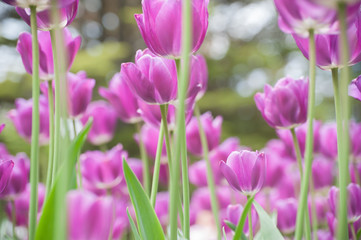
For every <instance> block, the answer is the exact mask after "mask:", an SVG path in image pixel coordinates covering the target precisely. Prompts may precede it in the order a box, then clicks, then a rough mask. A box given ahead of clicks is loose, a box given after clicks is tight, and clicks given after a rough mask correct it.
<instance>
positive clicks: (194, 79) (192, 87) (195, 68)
mask: <svg viewBox="0 0 361 240" xmlns="http://www.w3.org/2000/svg"><path fill="white" fill-rule="evenodd" d="M190 71H191V73H190V78H189V86H188V93H187V94H188V96H187V97H188V98H195V99H196V101H197V100H199V99H201V98H202V97H203V95H204V93H205V92H206V90H207V83H208V69H207V63H206V60H205V59H204V57H203V56H202V55H200V54H198V55H195V56H194V55H192V56H191V70H190Z"/></svg>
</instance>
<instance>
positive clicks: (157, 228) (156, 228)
mask: <svg viewBox="0 0 361 240" xmlns="http://www.w3.org/2000/svg"><path fill="white" fill-rule="evenodd" d="M123 171H124V177H125V181H126V183H127V187H128V191H129V196H130V199H131V200H132V204H133V206H134V209H135V215H136V217H137V224H138V229H139V233H140V236H141V238H142V239H147V240H152V239H154V240H164V239H165V236H164V232H163V229H162V226H161V224H160V222H159V220H158V218H157V215H156V214H155V211H154V209H153V208H152V205H151V204H150V201H149V198H148V197H147V195H146V194H145V192H144V190H143V188H142V185H141V184H140V182H139V180H138V179H137V177H136V176H135V174H134V173H133V171H132V170H131V169H130V167H129V165H128V164H127V162H126V161H125V159H123Z"/></svg>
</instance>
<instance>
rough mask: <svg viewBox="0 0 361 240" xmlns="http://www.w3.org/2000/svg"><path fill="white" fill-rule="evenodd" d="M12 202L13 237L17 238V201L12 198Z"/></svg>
mask: <svg viewBox="0 0 361 240" xmlns="http://www.w3.org/2000/svg"><path fill="white" fill-rule="evenodd" d="M10 203H11V222H12V230H13V239H14V240H16V239H17V237H16V231H15V227H16V208H15V201H14V199H11V200H10Z"/></svg>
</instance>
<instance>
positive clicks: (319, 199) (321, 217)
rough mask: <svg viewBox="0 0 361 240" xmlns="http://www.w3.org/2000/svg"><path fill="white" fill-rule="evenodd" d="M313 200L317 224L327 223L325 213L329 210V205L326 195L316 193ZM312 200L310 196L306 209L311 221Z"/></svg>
mask: <svg viewBox="0 0 361 240" xmlns="http://www.w3.org/2000/svg"><path fill="white" fill-rule="evenodd" d="M313 201H314V203H315V210H316V217H317V222H318V223H319V224H323V223H327V213H329V212H330V206H329V204H328V197H327V196H323V195H319V194H316V195H315V196H314V200H313ZM313 201H312V199H311V198H309V199H308V211H309V216H310V218H311V222H312V221H313V219H312V208H311V205H312V202H313Z"/></svg>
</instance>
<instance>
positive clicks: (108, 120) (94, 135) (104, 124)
mask: <svg viewBox="0 0 361 240" xmlns="http://www.w3.org/2000/svg"><path fill="white" fill-rule="evenodd" d="M90 117H92V118H93V124H92V127H91V129H90V131H89V134H88V140H89V142H91V143H92V144H94V145H102V144H105V143H107V142H109V141H110V140H112V138H113V136H114V131H115V127H116V123H117V115H116V112H115V111H114V109H113V108H112V107H111V106H109V104H108V103H106V102H104V101H96V102H92V103H90V104H89V106H88V108H87V110H86V111H85V113H84V115H83V116H82V117H81V119H80V121H81V122H82V123H83V124H86V123H87V122H88V119H89V118H90Z"/></svg>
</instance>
